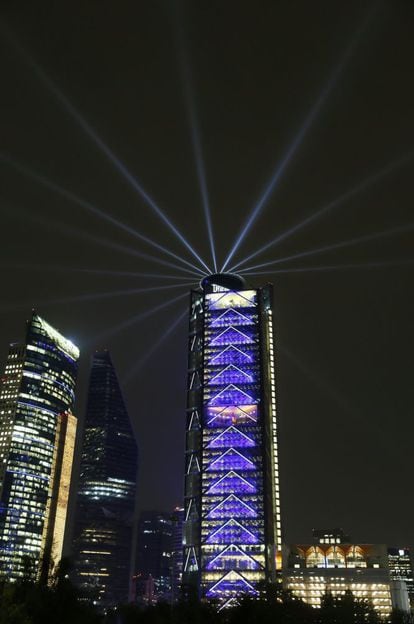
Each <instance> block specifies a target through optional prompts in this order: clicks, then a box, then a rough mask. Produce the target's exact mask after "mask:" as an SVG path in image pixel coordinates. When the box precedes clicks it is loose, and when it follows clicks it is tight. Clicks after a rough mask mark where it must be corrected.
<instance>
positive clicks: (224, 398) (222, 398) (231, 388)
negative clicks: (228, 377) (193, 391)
mask: <svg viewBox="0 0 414 624" xmlns="http://www.w3.org/2000/svg"><path fill="white" fill-rule="evenodd" d="M253 402H254V401H253V397H252V396H251V395H250V394H248V393H247V392H245V391H244V390H241V389H240V388H239V387H238V386H236V385H235V384H228V385H227V386H226V387H225V388H223V389H222V390H220V391H219V392H217V393H216V394H214V395H213V396H212V397H211V399H210V400H209V402H208V404H209V405H234V404H237V405H250V404H251V403H253Z"/></svg>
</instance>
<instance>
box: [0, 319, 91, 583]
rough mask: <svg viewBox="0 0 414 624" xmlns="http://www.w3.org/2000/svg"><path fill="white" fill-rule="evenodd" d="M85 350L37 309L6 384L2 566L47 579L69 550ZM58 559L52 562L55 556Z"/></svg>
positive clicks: (1, 425)
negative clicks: (76, 412)
mask: <svg viewBox="0 0 414 624" xmlns="http://www.w3.org/2000/svg"><path fill="white" fill-rule="evenodd" d="M78 358H79V349H78V348H77V347H76V346H75V345H74V344H73V343H72V342H70V341H69V340H67V339H66V338H65V337H64V336H62V334H60V333H59V332H58V331H56V329H54V328H53V327H52V326H51V325H49V324H48V323H47V322H46V321H45V320H44V319H42V318H41V317H40V316H38V315H37V314H34V313H33V315H32V318H31V319H30V320H29V321H28V323H27V333H26V341H25V343H24V344H12V345H11V346H10V350H9V355H8V358H7V363H6V369H5V373H4V375H3V377H2V379H1V386H0V570H1V572H2V573H4V574H7V576H8V577H9V578H12V579H16V578H18V577H21V576H22V575H23V574H24V573H30V574H31V575H32V576H33V577H36V576H39V575H40V574H42V575H43V577H44V578H45V579H47V575H48V573H49V566H50V564H51V563H55V564H56V563H58V562H59V560H60V558H61V555H62V548H63V538H64V530H65V522H66V506H67V497H68V493H69V487H70V478H71V470H72V460H73V449H74V439H75V432H76V419H75V417H74V416H73V415H72V414H71V413H70V410H71V409H72V407H73V403H74V398H75V394H74V389H75V380H76V374H77V363H78ZM51 560H53V561H51Z"/></svg>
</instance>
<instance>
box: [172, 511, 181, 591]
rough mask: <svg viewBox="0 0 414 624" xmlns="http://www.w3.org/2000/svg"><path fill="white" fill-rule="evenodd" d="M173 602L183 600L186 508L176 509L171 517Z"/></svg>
mask: <svg viewBox="0 0 414 624" xmlns="http://www.w3.org/2000/svg"><path fill="white" fill-rule="evenodd" d="M171 521H172V539H171V602H177V601H178V600H180V598H181V581H182V575H183V521H184V507H176V508H175V509H174V511H173V513H172V516H171Z"/></svg>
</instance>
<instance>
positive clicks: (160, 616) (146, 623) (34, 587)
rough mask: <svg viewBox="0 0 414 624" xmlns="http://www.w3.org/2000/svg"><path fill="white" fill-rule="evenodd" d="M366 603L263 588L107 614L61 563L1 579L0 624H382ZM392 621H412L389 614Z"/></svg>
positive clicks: (122, 608)
mask: <svg viewBox="0 0 414 624" xmlns="http://www.w3.org/2000/svg"><path fill="white" fill-rule="evenodd" d="M383 622H384V620H381V619H380V618H379V616H378V615H377V613H376V612H375V610H374V609H373V607H372V606H371V605H370V603H369V602H367V601H365V600H361V599H357V598H355V597H354V596H353V595H352V593H351V592H346V593H345V594H344V595H343V596H341V597H340V598H335V597H333V596H332V595H330V594H326V595H325V596H324V598H323V601H322V607H321V608H320V609H313V608H312V607H310V606H309V605H307V604H305V603H303V602H302V601H301V600H298V599H296V598H294V597H293V596H292V595H291V594H290V593H289V592H285V591H283V590H281V589H280V587H279V586H272V585H270V586H267V587H264V588H262V591H261V593H260V597H259V598H251V597H248V596H246V597H242V598H241V599H240V600H239V602H238V604H237V605H236V606H233V607H231V608H227V609H223V610H222V611H218V610H217V605H214V604H212V603H204V602H200V601H198V600H197V599H196V598H195V597H194V596H191V594H189V595H187V598H186V600H183V601H181V602H178V603H177V604H175V605H170V604H166V603H161V604H157V605H155V606H151V607H145V608H142V607H138V606H136V605H124V606H119V607H117V608H115V609H112V610H111V611H109V612H108V613H106V614H102V613H99V611H98V610H97V609H96V608H95V607H93V606H91V605H90V604H89V603H88V601H87V600H85V599H84V598H82V596H81V595H80V593H79V591H78V590H77V589H76V587H75V586H74V585H73V584H72V582H71V581H70V579H69V568H68V565H67V564H66V563H65V561H62V562H61V564H60V566H59V568H58V570H57V571H56V573H55V574H54V575H53V576H52V578H51V580H50V582H49V584H48V585H47V584H44V583H35V582H33V581H32V580H30V575H27V576H24V577H23V578H22V579H21V580H19V581H17V582H14V583H11V582H10V581H8V580H7V578H4V577H3V578H2V579H0V624H382V623H383ZM388 622H390V623H391V624H409V623H410V624H411V622H412V620H411V619H410V618H409V617H407V616H406V615H404V614H403V613H400V612H393V614H392V616H391V618H390V619H389V620H388Z"/></svg>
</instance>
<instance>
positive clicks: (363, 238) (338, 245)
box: [239, 223, 414, 275]
mask: <svg viewBox="0 0 414 624" xmlns="http://www.w3.org/2000/svg"><path fill="white" fill-rule="evenodd" d="M412 229H414V223H408V224H406V225H399V226H397V227H394V228H391V229H389V230H384V231H382V232H374V233H373V234H365V235H364V236H359V237H358V238H351V239H350V240H346V241H341V242H339V243H334V244H333V245H326V246H325V247H318V248H317V249H309V250H308V251H302V252H300V253H297V254H293V255H292V256H285V257H284V258H279V259H277V260H271V261H270V262H262V263H261V264H256V265H254V266H251V267H246V269H244V270H242V271H239V273H242V274H243V275H244V274H246V272H249V271H254V270H255V269H262V268H264V267H267V266H274V265H277V264H281V263H282V262H288V261H289V260H297V259H298V258H307V257H309V256H315V255H316V254H320V253H324V252H325V251H334V250H336V249H342V248H343V247H352V246H353V245H359V243H365V242H367V241H371V240H376V239H379V238H387V237H389V236H392V235H393V234H402V233H405V232H409V231H410V230H412Z"/></svg>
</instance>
